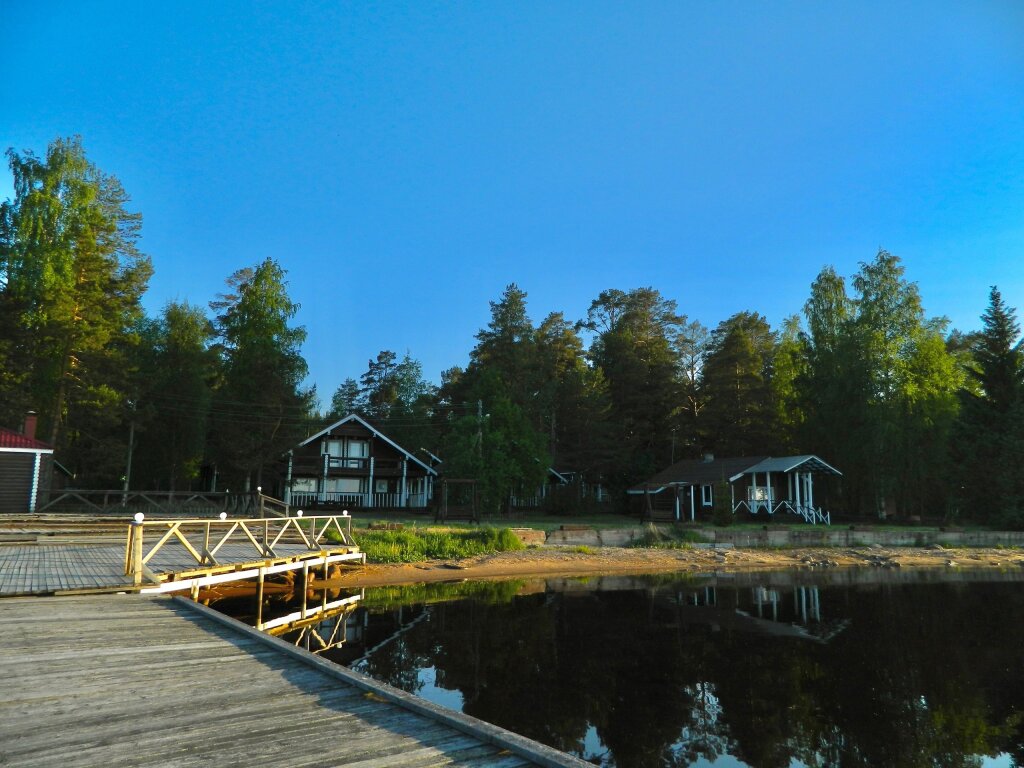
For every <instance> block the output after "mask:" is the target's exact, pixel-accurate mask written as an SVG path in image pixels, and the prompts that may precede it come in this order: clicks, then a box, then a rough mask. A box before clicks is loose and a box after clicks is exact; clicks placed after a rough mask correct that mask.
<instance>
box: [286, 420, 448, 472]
mask: <svg viewBox="0 0 1024 768" xmlns="http://www.w3.org/2000/svg"><path fill="white" fill-rule="evenodd" d="M353 422H354V423H356V424H360V425H362V426H363V427H364V428H366V429H368V430H369V431H370V432H371V433H373V434H374V435H376V436H377V437H379V438H380V439H381V440H383V441H384V442H385V443H387V444H388V445H390V446H391V447H392V448H394V449H395V450H397V451H398V452H399V453H403V454H405V456H406V457H407V458H409V459H412V460H413V461H415V462H416V463H417V464H419V465H420V466H421V467H423V468H424V469H425V470H427V472H429V473H430V474H432V475H436V474H437V470H436V469H434V468H433V467H431V466H429V465H427V464H425V463H424V462H423V461H422V460H421V459H418V458H416V456H415V455H414V454H412V453H410V452H409V451H407V450H405V448H403V447H402V446H400V445H399V444H398V443H396V442H395V441H394V440H392V439H391V438H390V437H388V436H387V435H385V434H384V433H383V432H381V431H380V430H379V429H378V428H377V427H375V426H373V424H371V423H370V422H369V421H367V420H366V419H364V418H363V417H362V416H360V415H359V414H358V413H350V414H349V415H348V416H345V417H344V418H341V419H338V420H337V421H336V422H334V423H333V424H331V425H329V426H327V427H324V428H323V429H321V430H320V431H319V432H317V433H316V434H314V435H310V436H309V437H307V438H306V439H305V440H303V441H302V442H301V443H299V447H300V448H301V447H302V446H304V445H309V444H310V443H312V442H313V441H314V440H316V439H317V438H320V437H323V436H324V435H329V434H330V433H331V432H333V431H334V430H335V429H336V428H337V427H340V426H342V425H343V424H349V423H353ZM434 458H437V457H436V456H435V457H434Z"/></svg>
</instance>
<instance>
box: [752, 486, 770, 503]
mask: <svg viewBox="0 0 1024 768" xmlns="http://www.w3.org/2000/svg"><path fill="white" fill-rule="evenodd" d="M747 499H748V500H749V501H768V489H767V488H765V487H764V486H763V485H761V486H758V487H757V488H755V487H754V486H750V487H749V488H747Z"/></svg>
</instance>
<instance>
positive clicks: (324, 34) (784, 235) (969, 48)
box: [0, 0, 1024, 401]
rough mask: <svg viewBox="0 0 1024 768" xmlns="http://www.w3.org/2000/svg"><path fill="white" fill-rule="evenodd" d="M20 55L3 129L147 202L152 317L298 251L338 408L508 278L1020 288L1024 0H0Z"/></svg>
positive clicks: (978, 291) (775, 304)
mask: <svg viewBox="0 0 1024 768" xmlns="http://www.w3.org/2000/svg"><path fill="white" fill-rule="evenodd" d="M0 70H2V71H3V85H2V86H0V147H4V148H6V147H10V146H13V147H15V148H16V149H19V150H21V149H34V150H36V151H37V152H42V151H44V150H45V147H46V145H47V143H48V142H49V141H51V140H52V139H53V138H54V137H56V136H59V135H70V134H81V136H82V137H83V141H84V144H85V147H86V149H87V151H88V152H89V155H90V158H91V159H92V160H93V161H94V162H95V163H96V164H97V165H99V166H100V167H101V168H103V169H104V170H106V171H108V172H111V173H114V174H115V175H117V176H118V177H119V178H120V179H121V181H122V182H123V184H124V186H125V188H126V189H127V190H128V192H129V193H130V194H131V195H132V198H133V204H134V207H135V208H136V209H137V210H139V211H141V212H142V213H143V215H144V217H145V225H144V230H143V231H144V236H143V248H144V250H145V251H146V252H147V253H149V254H150V256H151V257H152V259H153V263H154V266H155V269H156V273H155V275H154V277H153V280H152V282H151V284H150V290H149V293H148V294H147V297H146V306H147V309H148V311H150V312H151V313H152V314H156V313H157V312H158V311H159V310H160V308H161V307H162V306H163V305H164V303H165V302H167V301H168V300H170V299H187V300H189V301H191V302H193V303H197V304H201V305H205V304H206V303H207V302H208V301H209V300H210V299H211V298H213V296H214V294H216V293H217V292H218V291H220V290H221V288H222V287H223V281H224V278H225V277H227V275H228V274H230V273H231V272H233V271H234V270H235V269H238V268H240V267H243V266H247V265H252V264H255V263H257V262H258V261H260V260H262V259H263V258H265V257H267V256H272V257H274V258H276V259H278V260H279V261H280V262H281V263H282V265H283V266H284V267H285V268H286V269H287V270H288V272H289V279H290V291H291V294H292V296H293V298H294V299H295V300H297V301H298V302H300V303H301V305H302V308H301V311H300V315H299V321H300V322H301V323H302V324H303V325H305V326H306V329H307V330H308V333H309V338H308V341H307V344H306V346H305V354H306V358H307V360H308V361H309V365H310V376H311V380H312V381H314V382H315V383H316V384H317V385H318V389H319V393H320V396H321V399H322V400H323V401H328V400H329V399H330V395H331V393H332V392H333V390H334V389H335V387H336V386H337V384H338V383H339V382H340V381H341V380H342V379H343V378H344V377H346V376H355V377H358V375H359V374H360V373H362V372H363V371H364V370H365V367H366V361H367V359H368V358H370V357H372V356H375V355H376V353H377V352H378V351H379V350H381V349H385V348H388V349H393V350H395V351H396V352H398V353H399V354H402V353H404V352H405V351H406V350H408V351H409V352H411V354H412V355H413V357H416V358H418V359H419V360H421V361H422V363H423V365H424V372H425V374H426V375H427V377H428V378H430V379H434V380H436V379H437V377H438V375H439V373H440V371H441V370H442V369H443V368H446V367H449V366H451V365H456V364H459V365H461V364H465V362H466V357H467V353H468V351H469V349H470V348H471V347H472V345H473V343H474V340H473V334H474V333H475V332H476V331H477V330H478V329H479V328H480V327H482V326H483V325H484V324H486V322H487V320H488V318H489V311H488V304H487V302H488V301H489V300H493V299H496V298H497V297H498V296H499V295H500V294H501V291H502V290H503V288H504V286H505V285H506V284H507V283H509V282H513V281H514V282H516V283H518V284H519V285H520V287H522V288H523V289H524V290H526V291H527V292H528V294H529V306H530V311H531V315H532V316H533V318H534V320H535V321H539V320H540V319H541V318H542V317H543V316H544V315H546V314H547V313H548V312H550V311H553V310H561V311H563V312H565V314H566V315H567V316H568V317H569V318H572V319H576V318H579V317H582V316H583V315H584V314H585V312H586V309H587V307H588V306H589V304H590V301H591V300H592V299H593V298H594V297H596V296H597V294H598V293H599V292H600V291H601V290H603V289H605V288H611V287H615V288H621V289H628V288H633V287H638V286H647V285H651V286H654V287H656V288H658V289H660V290H661V291H662V293H663V294H665V295H666V296H668V297H670V298H673V299H675V300H677V301H678V304H679V307H680V309H681V311H683V312H684V313H686V314H687V315H689V316H690V317H691V318H696V319H699V320H701V321H702V322H704V323H705V324H707V325H712V326H713V325H715V324H717V323H718V322H719V321H720V320H722V319H724V318H726V317H727V316H729V315H730V314H732V313H733V312H736V311H739V310H742V309H751V310H756V311H759V312H761V313H763V314H765V315H766V316H767V317H768V319H769V320H770V321H771V322H772V323H773V324H776V323H778V322H779V321H780V320H781V319H782V318H783V317H785V316H786V315H789V314H792V313H795V312H798V311H799V310H800V308H801V306H802V305H803V303H804V301H805V299H806V297H807V294H808V288H809V285H810V283H811V281H812V280H813V279H814V277H815V275H816V274H817V273H818V271H819V270H820V269H821V268H822V266H824V265H826V264H832V265H834V266H835V267H836V268H837V269H838V270H839V272H840V273H842V274H845V275H851V274H852V273H854V272H855V271H856V269H857V265H858V262H860V261H864V260H869V259H871V258H873V256H874V255H875V252H876V251H877V249H878V247H879V246H883V247H885V248H886V249H888V250H890V251H892V252H894V253H896V254H898V255H899V256H901V257H902V258H903V260H904V262H905V264H906V266H907V269H908V277H909V278H910V279H912V280H915V281H917V282H918V283H919V285H920V288H921V292H922V295H923V297H924V302H925V307H926V310H927V311H928V313H929V314H932V315H947V316H949V317H950V318H951V319H952V320H953V323H954V325H956V326H957V327H960V328H964V329H969V328H975V327H977V326H978V325H979V321H978V315H979V314H980V313H981V312H982V310H983V309H984V306H985V303H986V299H987V291H988V286H989V285H991V284H993V283H996V284H998V285H999V286H1000V287H1001V288H1002V290H1003V293H1004V295H1005V296H1006V298H1007V300H1008V301H1009V302H1010V303H1011V305H1014V306H1017V307H1020V308H1022V309H1024V4H1022V3H1018V2H988V3H987V2H963V3H943V2H921V3H899V2H895V3H894V2H891V1H890V0H886V1H885V2H877V3H872V2H856V3H811V2H800V3H786V2H778V3H754V2H748V3H730V2H713V3H712V2H664V3H653V2H651V3H646V2H636V3H621V2H607V3H602V2H543V3H541V2H514V3H512V2H510V3H503V2H497V0H496V1H495V2H475V3H450V2H446V3H438V4H434V3H429V2H421V1H417V2H412V3H408V4H400V3H385V4H368V3H358V4H356V3H352V4H347V3H338V2H322V3H314V2H304V3H283V2H282V3H241V2H239V3H228V2H214V3H209V2H195V3H191V2H174V3H140V2H125V3H107V2H82V3H76V4H72V3H66V2H43V1H42V0H30V1H29V2H19V1H16V0H0ZM10 195H11V190H10V176H9V174H8V173H3V174H2V175H0V198H6V197H8V196H10Z"/></svg>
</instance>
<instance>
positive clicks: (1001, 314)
mask: <svg viewBox="0 0 1024 768" xmlns="http://www.w3.org/2000/svg"><path fill="white" fill-rule="evenodd" d="M981 319H982V324H983V329H982V331H981V333H980V334H978V335H977V336H976V337H975V341H974V344H973V345H972V353H973V361H972V362H971V364H970V365H969V366H968V367H967V371H966V372H967V376H968V379H969V381H970V382H971V383H973V384H974V386H965V387H963V388H962V389H961V390H960V393H959V395H960V404H961V409H960V415H959V418H958V419H957V424H956V432H955V439H954V440H953V442H952V453H953V460H954V466H955V467H956V470H957V471H956V475H957V479H958V481H959V482H958V487H957V494H956V497H957V502H958V506H959V509H960V512H961V513H962V514H965V515H967V516H968V517H971V518H973V519H977V520H980V521H983V522H992V523H1000V524H1008V525H1013V526H1014V527H1020V526H1021V524H1022V523H1024V517H1022V515H1021V512H1022V509H1021V502H1020V498H1021V495H1020V494H1021V492H1022V491H1024V488H1022V487H1021V486H1022V485H1024V471H1022V470H1021V469H1020V466H1021V458H1022V456H1024V453H1022V452H1021V451H1022V449H1024V445H1022V443H1024V438H1022V429H1021V428H1022V427H1024V421H1022V416H1024V349H1022V346H1021V339H1020V325H1019V324H1018V322H1017V318H1016V310H1015V309H1014V308H1012V307H1008V306H1006V304H1005V302H1004V301H1003V297H1002V295H1001V294H1000V292H999V290H998V288H996V287H995V286H993V287H992V289H991V291H990V293H989V304H988V307H987V309H986V310H985V313H984V314H983V315H982V317H981Z"/></svg>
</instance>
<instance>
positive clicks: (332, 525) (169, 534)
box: [124, 514, 355, 585]
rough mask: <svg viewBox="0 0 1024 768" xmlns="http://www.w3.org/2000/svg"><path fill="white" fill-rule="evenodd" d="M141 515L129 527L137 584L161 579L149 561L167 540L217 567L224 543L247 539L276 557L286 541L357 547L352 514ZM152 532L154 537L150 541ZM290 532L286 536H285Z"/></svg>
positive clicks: (128, 565) (128, 550)
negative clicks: (159, 517)
mask: <svg viewBox="0 0 1024 768" xmlns="http://www.w3.org/2000/svg"><path fill="white" fill-rule="evenodd" d="M138 517H139V518H142V519H136V521H135V522H133V523H131V524H129V526H128V541H127V546H126V547H125V557H124V572H125V575H126V576H133V577H134V581H135V584H136V585H138V584H141V583H142V580H143V578H144V577H145V578H148V579H150V580H151V581H155V582H157V583H159V581H160V580H159V578H158V577H156V576H155V575H154V574H153V573H152V572H151V571H150V569H149V566H148V564H149V562H150V560H152V559H153V557H154V556H155V555H156V554H157V553H158V552H159V551H160V550H161V549H163V547H164V545H165V544H167V543H168V542H171V541H173V542H175V543H176V544H179V545H181V546H182V547H183V548H184V549H185V551H186V552H188V553H189V554H190V555H191V556H192V558H193V559H194V560H195V562H196V564H197V565H200V566H216V565H218V562H217V557H216V556H217V553H218V552H219V551H220V549H221V548H222V547H223V546H224V545H225V544H242V545H245V546H246V547H247V548H250V547H251V549H252V551H253V553H254V554H256V555H257V556H258V557H259V558H261V559H262V558H275V557H278V556H279V555H278V553H277V552H275V550H274V548H275V547H277V546H278V545H279V544H281V543H282V542H283V543H296V542H301V543H302V544H303V545H304V546H305V547H306V548H307V549H309V550H310V551H320V550H322V549H323V548H324V546H325V545H326V544H328V542H329V543H330V544H332V545H334V544H336V542H335V541H334V539H338V540H340V545H341V546H350V547H351V546H355V541H354V539H353V538H352V518H351V516H349V515H347V514H346V515H340V516H339V515H321V516H315V515H311V516H309V517H275V518H251V519H241V520H230V519H226V518H225V519H220V520H198V519H193V520H146V519H145V518H144V517H143V516H142V515H141V514H140V515H139V516H138ZM147 536H148V537H149V539H148V540H149V542H154V540H155V543H150V544H147ZM286 537H287V538H286Z"/></svg>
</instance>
